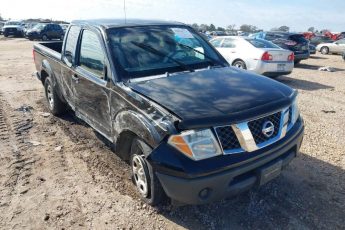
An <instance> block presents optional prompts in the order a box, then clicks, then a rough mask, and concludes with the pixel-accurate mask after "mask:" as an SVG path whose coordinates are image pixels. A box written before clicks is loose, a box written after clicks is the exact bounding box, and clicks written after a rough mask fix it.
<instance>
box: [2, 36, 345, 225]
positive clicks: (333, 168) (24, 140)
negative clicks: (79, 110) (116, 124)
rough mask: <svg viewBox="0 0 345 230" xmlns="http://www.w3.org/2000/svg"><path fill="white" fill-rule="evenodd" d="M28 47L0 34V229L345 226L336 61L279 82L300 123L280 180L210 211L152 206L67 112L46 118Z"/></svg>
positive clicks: (331, 58) (342, 111)
mask: <svg viewBox="0 0 345 230" xmlns="http://www.w3.org/2000/svg"><path fill="white" fill-rule="evenodd" d="M32 45H33V42H30V41H27V40H25V39H11V38H9V39H5V38H3V37H2V36H0V229H47V228H52V229H63V228H64V229H116V228H117V227H118V228H120V229H122V228H127V229H184V228H188V229H229V228H232V229H233V228H239V229H252V228H255V229H344V228H345V219H344V217H345V147H344V144H345V128H344V127H345V62H343V61H342V60H341V57H340V56H335V55H327V56H323V55H319V54H318V55H314V56H313V57H312V58H310V59H309V60H307V61H303V62H302V63H301V64H300V65H298V66H296V68H295V69H294V71H293V73H292V74H291V75H289V76H284V77H280V78H278V79H277V80H278V81H280V82H282V83H284V84H287V85H289V86H291V87H293V88H295V89H297V90H298V91H299V98H298V101H299V107H300V110H301V113H302V115H303V117H304V120H305V124H306V129H305V137H304V142H303V146H302V148H301V153H300V155H299V156H298V158H297V159H295V160H294V161H293V162H292V164H291V165H290V166H289V167H288V168H287V169H286V170H285V171H284V172H283V174H282V175H281V176H280V177H279V178H277V179H275V180H274V181H272V182H271V183H269V184H267V185H266V186H264V187H262V188H260V189H257V190H253V191H250V192H247V193H244V194H242V195H240V196H238V197H234V198H231V199H228V200H223V201H220V202H217V203H213V204H210V205H204V206H184V207H172V206H170V205H166V206H161V207H158V208H152V207H150V206H147V205H145V204H144V203H142V202H141V201H140V199H139V198H138V196H137V195H136V193H135V190H134V187H133V186H132V184H131V180H130V178H129V167H128V166H127V165H126V163H124V162H122V161H121V160H120V159H119V158H118V157H117V156H116V155H115V154H114V153H113V152H112V151H111V150H110V148H109V147H108V146H107V145H106V144H105V143H104V142H103V141H102V138H101V137H100V136H99V135H98V134H96V133H95V132H94V131H93V130H92V129H91V128H89V127H88V126H87V125H85V124H83V123H81V122H79V121H78V120H77V119H76V118H75V117H74V116H73V114H72V113H70V114H67V115H65V116H64V117H61V118H56V117H53V116H51V115H49V114H47V112H48V109H47V107H46V102H45V98H44V93H43V87H42V85H41V83H40V82H39V81H38V80H37V79H35V77H33V75H32V74H33V73H34V71H35V69H34V64H33V60H32ZM323 66H331V67H334V68H335V70H336V72H333V73H331V72H321V71H318V68H319V67H323Z"/></svg>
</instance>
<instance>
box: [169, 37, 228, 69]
mask: <svg viewBox="0 0 345 230" xmlns="http://www.w3.org/2000/svg"><path fill="white" fill-rule="evenodd" d="M165 42H167V43H170V44H176V45H178V46H180V47H184V48H187V49H189V50H193V51H194V52H197V53H199V54H202V55H204V57H206V58H207V59H209V60H210V61H211V62H212V64H213V65H215V64H217V65H220V66H222V67H226V66H225V65H224V64H223V63H222V62H220V61H218V60H217V59H214V58H212V57H210V56H208V55H206V54H205V53H203V52H201V51H199V50H197V49H194V48H193V47H190V46H187V45H184V44H182V43H179V42H172V41H166V40H165Z"/></svg>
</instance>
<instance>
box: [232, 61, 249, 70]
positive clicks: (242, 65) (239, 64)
mask: <svg viewBox="0 0 345 230" xmlns="http://www.w3.org/2000/svg"><path fill="white" fill-rule="evenodd" d="M232 65H233V66H235V67H237V68H240V69H247V66H246V63H244V61H242V60H237V61H234V63H232Z"/></svg>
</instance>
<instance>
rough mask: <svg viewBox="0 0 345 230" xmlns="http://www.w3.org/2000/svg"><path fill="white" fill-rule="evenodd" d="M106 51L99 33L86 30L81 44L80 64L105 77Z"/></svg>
mask: <svg viewBox="0 0 345 230" xmlns="http://www.w3.org/2000/svg"><path fill="white" fill-rule="evenodd" d="M104 57H105V56H104V53H103V49H102V45H101V43H100V40H99V39H98V37H97V35H96V34H95V33H94V32H92V31H89V30H84V32H83V36H82V39H81V45H80V56H79V66H80V67H82V68H84V69H86V70H88V71H90V72H92V73H94V74H96V75H97V76H98V77H100V78H101V77H103V69H104Z"/></svg>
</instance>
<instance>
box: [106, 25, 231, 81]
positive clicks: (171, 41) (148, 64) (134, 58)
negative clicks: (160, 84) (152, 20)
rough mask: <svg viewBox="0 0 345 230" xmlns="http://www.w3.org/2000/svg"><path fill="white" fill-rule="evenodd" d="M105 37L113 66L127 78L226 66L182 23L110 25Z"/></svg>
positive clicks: (198, 36) (205, 43)
mask: <svg viewBox="0 0 345 230" xmlns="http://www.w3.org/2000/svg"><path fill="white" fill-rule="evenodd" d="M108 36H109V38H110V48H111V51H112V55H113V59H114V62H115V65H117V66H118V68H117V69H118V70H119V71H121V73H120V74H121V75H122V76H124V77H125V78H127V79H131V78H138V77H146V76H152V75H159V74H165V73H173V72H179V71H194V70H196V69H200V68H207V67H208V66H226V65H227V64H226V62H224V61H223V59H221V58H220V57H219V56H218V54H217V53H216V52H215V50H214V49H213V48H212V47H211V46H210V45H208V43H207V42H206V41H205V40H204V39H203V38H201V36H200V35H199V34H197V33H195V32H194V31H193V30H192V29H190V28H189V27H186V26H138V27H127V28H113V29H110V30H109V31H108Z"/></svg>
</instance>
